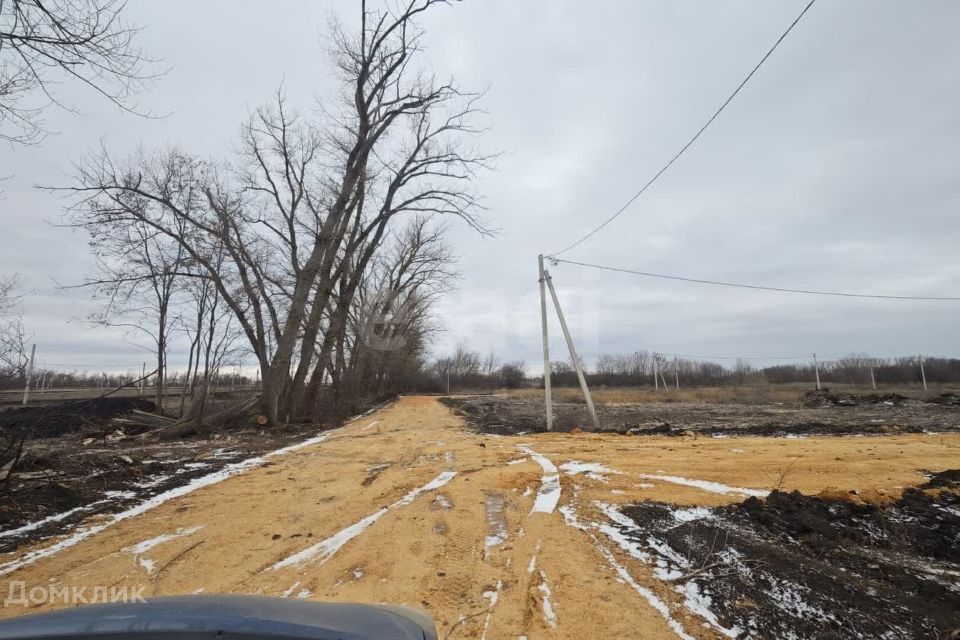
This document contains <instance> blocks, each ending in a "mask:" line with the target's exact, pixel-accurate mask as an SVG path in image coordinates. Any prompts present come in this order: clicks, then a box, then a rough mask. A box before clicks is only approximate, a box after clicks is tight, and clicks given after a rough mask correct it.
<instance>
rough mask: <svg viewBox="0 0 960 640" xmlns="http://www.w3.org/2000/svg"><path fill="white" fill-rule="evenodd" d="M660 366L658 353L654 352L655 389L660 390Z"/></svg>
mask: <svg viewBox="0 0 960 640" xmlns="http://www.w3.org/2000/svg"><path fill="white" fill-rule="evenodd" d="M659 376H660V366H659V365H658V364H657V354H656V353H654V354H653V390H654V391H660V378H659Z"/></svg>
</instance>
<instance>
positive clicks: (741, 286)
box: [550, 258, 960, 302]
mask: <svg viewBox="0 0 960 640" xmlns="http://www.w3.org/2000/svg"><path fill="white" fill-rule="evenodd" d="M550 260H551V261H552V262H554V263H558V262H563V263H566V264H573V265H577V266H580V267H589V268H591V269H601V270H603V271H615V272H617V273H629V274H633V275H637V276H645V277H648V278H662V279H664V280H679V281H681V282H693V283H696V284H708V285H713V286H719V287H737V288H739V289H757V290H760V291H777V292H780V293H803V294H807V295H814V296H836V297H841V298H871V299H877V300H937V301H951V302H958V301H960V297H954V296H944V297H938V296H888V295H878V294H871V293H846V292H840V291H814V290H812V289H788V288H786V287H765V286H761V285H756V284H739V283H735V282H720V281H719V280H703V279H700V278H685V277H683V276H672V275H666V274H663V273H650V272H648V271H634V270H633V269H621V268H618V267H607V266H603V265H599V264H590V263H589V262H577V261H575V260H561V259H560V258H550Z"/></svg>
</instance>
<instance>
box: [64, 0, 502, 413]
mask: <svg viewBox="0 0 960 640" xmlns="http://www.w3.org/2000/svg"><path fill="white" fill-rule="evenodd" d="M440 4H446V2H443V1H442V0H415V1H411V2H407V3H405V4H403V5H400V6H397V7H396V8H394V9H391V10H386V11H371V10H367V8H366V5H365V3H364V4H362V5H361V11H360V26H359V28H358V29H356V30H351V29H349V28H347V27H344V26H343V25H342V24H340V23H338V22H336V21H334V22H333V23H332V24H331V28H330V56H331V60H332V62H333V65H334V67H335V69H336V70H337V72H338V78H339V92H338V93H337V95H334V96H327V97H326V98H325V99H324V100H323V104H322V110H320V111H319V112H318V113H311V114H310V115H307V114H305V113H299V112H297V111H295V110H294V109H292V108H291V107H290V106H289V105H288V104H287V102H286V100H285V98H284V96H283V94H282V93H281V92H278V93H277V95H275V96H274V97H273V99H272V101H271V103H270V104H268V105H265V106H263V107H261V108H258V109H256V110H255V111H254V113H253V114H252V115H251V116H250V118H249V119H248V120H247V121H246V122H244V123H243V124H242V125H241V127H240V135H239V139H238V141H237V144H235V145H234V147H235V148H236V151H235V152H234V153H233V154H232V155H231V156H230V157H228V158H226V159H224V160H220V161H214V160H209V159H205V158H202V157H200V156H198V155H197V154H194V153H191V152H190V151H189V150H187V149H185V148H182V147H179V146H168V147H163V148H156V149H138V150H135V151H133V152H132V153H128V154H125V155H122V156H117V155H115V154H113V153H111V152H109V151H107V150H106V149H105V148H101V149H100V150H98V151H96V152H94V153H90V154H88V155H87V156H86V157H85V158H83V159H81V160H80V161H79V162H78V163H77V164H76V172H75V180H74V182H73V183H72V184H70V185H67V186H65V187H59V188H56V189H55V190H56V191H58V192H60V193H62V194H65V195H66V196H67V197H68V200H69V203H70V204H69V209H68V212H67V214H66V220H67V224H69V225H72V226H74V227H77V228H80V229H83V230H85V231H86V232H87V233H88V235H89V238H90V246H91V249H92V251H93V253H94V256H95V257H96V261H97V269H96V271H95V272H94V273H92V274H90V275H89V277H88V278H86V280H85V281H84V282H83V283H82V284H81V285H79V286H82V287H85V288H87V289H89V290H90V291H92V292H93V294H94V295H95V296H96V297H97V298H98V299H101V300H103V301H104V306H103V309H102V311H101V312H100V313H99V314H98V317H97V318H96V320H97V321H98V322H101V323H103V324H105V325H111V326H118V327H122V328H125V329H127V330H129V331H134V332H140V333H142V334H143V335H144V336H146V337H147V338H148V340H149V342H150V345H151V350H152V351H153V352H154V354H155V365H154V368H155V370H156V374H155V375H156V380H155V383H154V389H155V392H156V394H157V396H158V397H159V396H160V395H161V394H162V393H163V388H164V386H165V385H166V384H167V381H166V377H167V374H168V368H169V367H168V363H167V358H168V355H169V351H170V348H171V344H172V342H173V340H172V337H173V336H174V335H175V334H180V335H182V336H186V342H187V344H188V345H189V348H188V354H187V355H188V362H189V365H188V374H189V377H190V379H191V384H192V385H193V384H195V385H196V388H197V393H198V394H200V395H201V396H202V394H203V393H204V391H203V390H204V389H206V388H208V386H209V385H208V384H206V382H205V381H208V380H209V378H210V376H211V375H213V374H214V372H216V371H218V370H219V369H221V368H222V367H224V366H225V365H228V364H233V363H234V362H236V361H238V360H239V359H241V358H243V357H246V358H252V359H253V360H254V361H255V362H256V363H257V364H258V366H259V370H260V380H261V393H262V406H261V412H262V413H263V414H264V415H265V416H266V417H267V420H268V421H269V423H271V424H277V423H280V422H285V421H293V420H309V419H312V418H314V417H317V416H318V415H320V414H321V413H324V412H328V411H330V410H331V409H332V408H333V409H343V408H344V407H345V406H346V405H349V404H351V403H353V402H354V401H355V399H356V398H357V397H358V396H359V395H361V394H362V395H377V394H381V393H385V392H388V391H390V390H392V389H394V388H396V387H397V385H398V384H399V381H400V380H401V379H404V378H405V377H409V376H410V375H411V373H412V372H416V371H418V370H419V369H420V368H421V367H423V366H424V364H425V363H424V357H425V352H426V345H427V341H428V339H429V337H430V335H431V334H432V333H433V332H434V331H435V330H436V326H435V322H434V321H433V320H432V317H431V313H432V308H433V304H434V302H435V301H436V299H437V297H438V296H439V295H441V294H442V293H443V292H445V291H446V290H448V289H449V287H450V286H451V281H452V280H453V278H454V277H455V275H456V274H455V272H454V271H453V269H452V266H451V265H452V262H453V259H452V256H451V254H450V252H449V250H448V248H447V246H446V241H445V236H444V232H445V228H446V223H447V221H448V220H459V221H461V222H463V223H465V224H467V225H469V226H470V227H472V228H474V229H475V230H477V231H478V232H480V233H487V230H486V228H485V227H484V226H483V224H482V222H481V220H480V218H479V212H480V210H481V208H482V207H481V202H480V199H479V197H478V195H477V194H476V193H475V192H474V191H473V189H472V186H471V184H472V180H473V178H474V176H475V174H476V172H477V171H478V170H481V169H484V168H486V167H488V166H489V165H490V163H491V161H492V160H493V156H492V155H490V154H484V153H481V152H479V151H477V150H476V149H475V148H474V147H473V146H472V145H471V144H470V139H471V138H474V137H475V136H477V135H478V134H479V133H481V129H480V128H478V127H477V126H475V125H474V124H473V120H474V119H475V118H474V117H475V115H476V114H477V112H478V106H477V104H478V100H479V98H480V95H479V94H475V93H469V92H464V91H462V90H460V89H459V88H458V87H457V86H456V85H455V84H454V83H453V82H452V81H441V80H438V79H437V78H436V77H434V76H433V75H432V74H430V73H429V71H428V70H427V69H426V68H425V67H424V66H423V65H422V64H421V63H420V57H421V54H422V46H421V40H422V36H423V33H422V31H421V30H419V29H418V28H417V26H416V20H417V19H418V18H419V17H421V16H422V14H424V13H425V12H426V11H428V10H430V9H431V8H432V7H434V6H435V5H440ZM198 405H199V406H201V407H202V406H203V398H202V397H200V398H198Z"/></svg>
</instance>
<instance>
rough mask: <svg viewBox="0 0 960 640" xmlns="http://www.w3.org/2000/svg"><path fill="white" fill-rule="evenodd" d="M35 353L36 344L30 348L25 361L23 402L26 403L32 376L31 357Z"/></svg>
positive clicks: (32, 357) (28, 397)
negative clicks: (25, 375)
mask: <svg viewBox="0 0 960 640" xmlns="http://www.w3.org/2000/svg"><path fill="white" fill-rule="evenodd" d="M36 355H37V345H36V343H34V345H33V346H32V347H31V348H30V360H29V361H27V384H26V386H24V388H23V404H27V401H28V400H29V399H30V379H31V378H32V377H33V359H34V356H36Z"/></svg>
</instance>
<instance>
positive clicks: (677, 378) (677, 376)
mask: <svg viewBox="0 0 960 640" xmlns="http://www.w3.org/2000/svg"><path fill="white" fill-rule="evenodd" d="M673 381H674V382H675V383H676V386H677V391H680V368H679V367H678V366H677V356H673Z"/></svg>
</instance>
